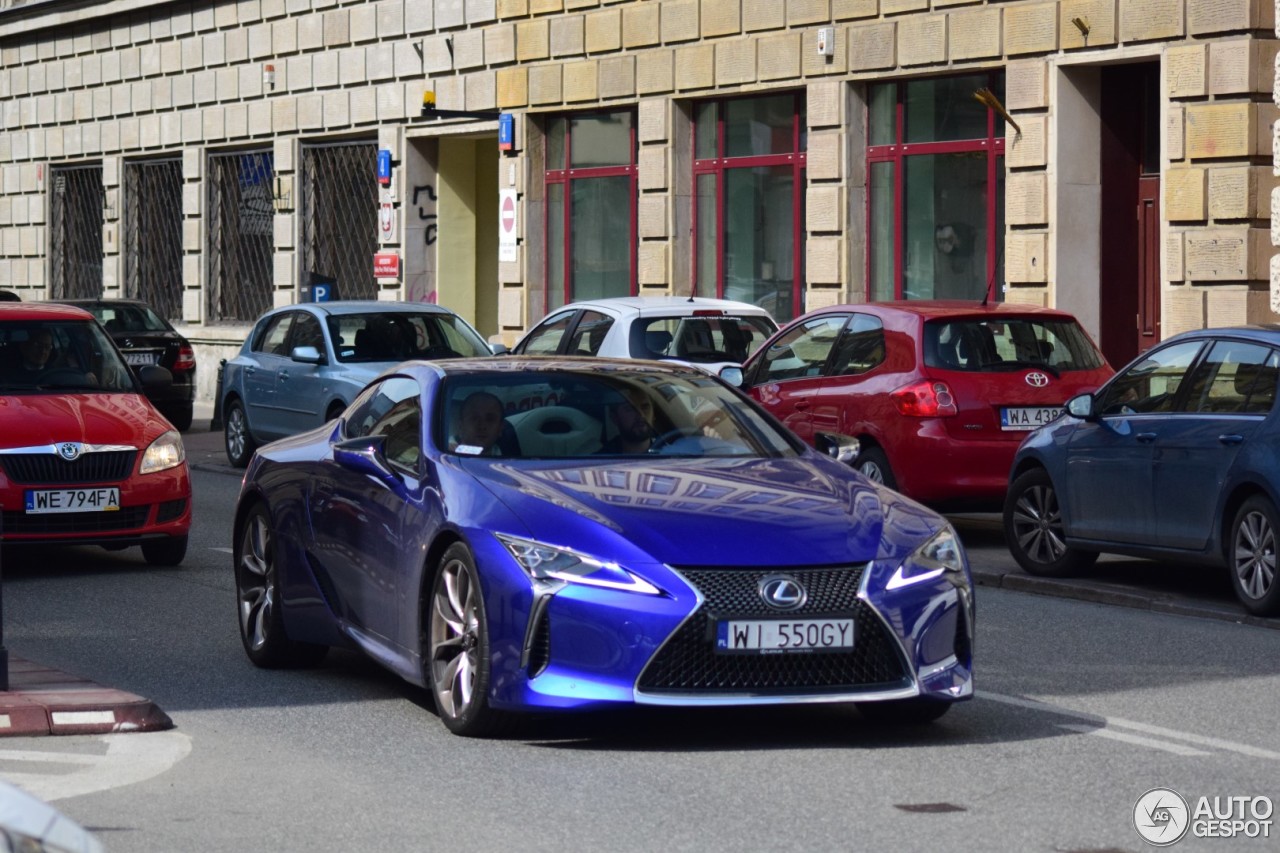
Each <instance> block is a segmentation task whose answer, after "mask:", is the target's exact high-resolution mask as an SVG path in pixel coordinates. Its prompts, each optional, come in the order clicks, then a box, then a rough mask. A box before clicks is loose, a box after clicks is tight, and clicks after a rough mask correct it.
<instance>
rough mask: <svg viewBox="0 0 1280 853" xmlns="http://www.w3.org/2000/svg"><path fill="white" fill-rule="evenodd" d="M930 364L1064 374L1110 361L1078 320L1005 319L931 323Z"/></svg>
mask: <svg viewBox="0 0 1280 853" xmlns="http://www.w3.org/2000/svg"><path fill="white" fill-rule="evenodd" d="M924 363H925V364H926V365H928V366H929V367H937V368H941V369H943V370H964V371H972V372H978V373H997V372H1000V371H1004V370H1019V369H1022V368H1026V367H1042V368H1045V369H1046V370H1048V371H1049V372H1051V373H1053V374H1055V375H1059V376H1060V375H1061V374H1063V373H1065V372H1067V371H1071V370H1096V369H1097V368H1099V367H1101V366H1102V365H1103V364H1104V363H1105V362H1104V360H1103V358H1102V353H1100V352H1098V349H1097V347H1095V346H1094V345H1093V343H1092V342H1091V341H1090V340H1089V337H1088V335H1086V334H1085V333H1084V330H1083V329H1081V328H1080V326H1079V324H1078V323H1076V322H1075V321H1073V320H1064V319H1059V318H1054V319H1041V318H1038V317H1018V318H1005V317H1002V318H1000V319H990V318H975V319H963V320H934V321H931V322H928V323H925V325H924Z"/></svg>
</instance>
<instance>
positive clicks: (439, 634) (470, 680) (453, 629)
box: [430, 559, 480, 718]
mask: <svg viewBox="0 0 1280 853" xmlns="http://www.w3.org/2000/svg"><path fill="white" fill-rule="evenodd" d="M431 607H432V610H433V611H434V612H433V618H432V619H431V633H430V643H431V647H430V654H431V678H432V681H433V683H434V686H435V692H436V697H437V701H438V702H439V704H440V712H441V713H442V714H448V715H449V716H450V717H454V718H457V717H460V716H462V715H463V714H464V713H466V711H467V709H468V708H469V707H470V706H471V703H472V699H473V695H474V691H475V684H476V673H477V671H478V669H479V665H480V661H479V645H480V612H479V610H480V589H479V584H478V583H476V579H475V577H474V576H473V574H472V572H471V569H470V567H468V566H467V565H466V564H465V563H463V562H462V561H461V560H459V559H452V560H449V561H448V562H447V563H445V564H444V566H442V567H441V569H440V577H439V579H438V580H437V581H436V588H435V593H434V595H433V596H432V602H431Z"/></svg>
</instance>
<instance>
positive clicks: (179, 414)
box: [161, 405, 194, 432]
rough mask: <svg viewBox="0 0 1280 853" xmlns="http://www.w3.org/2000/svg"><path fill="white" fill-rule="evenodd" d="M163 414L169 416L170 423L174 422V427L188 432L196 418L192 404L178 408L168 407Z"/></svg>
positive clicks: (179, 430)
mask: <svg viewBox="0 0 1280 853" xmlns="http://www.w3.org/2000/svg"><path fill="white" fill-rule="evenodd" d="M161 414H162V415H164V416H165V417H166V418H168V420H169V423H171V424H173V428H174V429H176V430H177V431H178V432H186V431H187V430H189V429H191V421H192V420H193V419H194V414H193V412H192V408H191V406H190V405H187V406H182V407H180V408H176V409H166V410H165V411H163V412H161Z"/></svg>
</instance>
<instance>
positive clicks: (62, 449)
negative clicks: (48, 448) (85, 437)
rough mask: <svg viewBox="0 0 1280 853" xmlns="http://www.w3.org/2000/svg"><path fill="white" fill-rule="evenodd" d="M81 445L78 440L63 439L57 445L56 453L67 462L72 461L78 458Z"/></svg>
mask: <svg viewBox="0 0 1280 853" xmlns="http://www.w3.org/2000/svg"><path fill="white" fill-rule="evenodd" d="M82 448H83V445H81V444H80V442H78V441H64V442H62V444H59V445H58V455H59V456H61V457H62V458H63V459H65V460H67V461H68V462H74V461H75V460H77V459H79V458H80V451H81V449H82Z"/></svg>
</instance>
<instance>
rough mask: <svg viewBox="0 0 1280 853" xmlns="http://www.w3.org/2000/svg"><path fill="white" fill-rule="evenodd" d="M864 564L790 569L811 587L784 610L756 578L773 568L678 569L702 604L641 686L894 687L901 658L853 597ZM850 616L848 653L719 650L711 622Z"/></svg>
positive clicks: (707, 689)
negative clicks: (768, 599)
mask: <svg viewBox="0 0 1280 853" xmlns="http://www.w3.org/2000/svg"><path fill="white" fill-rule="evenodd" d="M864 568H865V566H849V567H847V568H836V569H789V570H784V573H785V574H788V575H791V576H792V577H794V578H796V579H797V580H798V581H799V582H800V583H801V584H802V585H803V586H804V587H805V589H806V591H807V592H808V596H807V599H806V601H805V603H804V605H803V606H801V607H799V608H797V609H796V610H791V611H787V612H785V613H784V612H782V611H779V610H775V609H773V608H771V607H769V606H768V605H766V604H765V603H764V601H763V600H762V599H761V597H760V594H759V592H758V586H759V583H760V580H761V579H762V578H764V577H766V576H768V575H771V574H777V573H779V570H778V569H769V570H758V569H714V570H705V569H678V571H679V572H680V574H681V575H682V576H683V577H684V578H685V579H686V580H688V581H689V582H690V583H691V584H693V585H694V586H695V587H697V588H698V590H699V591H700V592H701V593H702V595H703V598H704V599H705V600H704V603H703V605H702V606H701V607H700V608H699V609H698V610H697V611H696V612H695V613H694V614H693V615H692V616H691V617H689V619H688V620H686V621H685V623H684V624H683V625H682V626H681V627H680V628H679V629H678V630H677V631H676V632H675V633H674V634H672V636H671V637H670V638H669V639H668V640H667V642H666V643H665V644H664V645H663V646H662V648H661V649H659V650H658V653H657V654H656V655H654V656H653V659H652V660H651V661H649V664H648V666H646V667H645V670H644V672H643V673H641V675H640V681H639V684H638V685H637V686H638V688H639V689H640V690H641V691H648V692H681V691H696V692H699V693H716V692H723V693H739V692H744V691H749V692H752V693H763V694H767V693H793V692H794V693H798V692H804V691H807V690H817V689H828V688H840V687H847V688H854V689H866V688H869V687H873V686H883V687H897V686H903V685H905V684H906V683H908V682H909V676H908V675H907V672H906V669H905V667H904V665H903V661H902V656H901V655H900V654H899V652H898V650H897V645H896V643H895V642H894V640H893V638H892V637H890V636H889V633H888V631H887V629H886V628H885V626H884V623H883V622H881V620H880V619H879V617H877V615H876V614H875V612H874V611H873V610H872V609H871V607H870V606H868V605H867V604H866V603H865V602H863V601H861V600H860V599H859V598H858V584H859V582H860V580H861V579H862V572H863V570H864ZM836 614H851V615H852V616H853V619H854V626H855V627H854V630H855V636H856V640H855V642H854V647H853V649H852V650H851V651H840V652H812V653H790V654H716V652H715V625H716V622H717V621H718V620H719V619H726V618H778V619H784V618H787V617H796V618H800V617H810V618H811V617H813V616H818V615H823V616H826V615H836Z"/></svg>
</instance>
